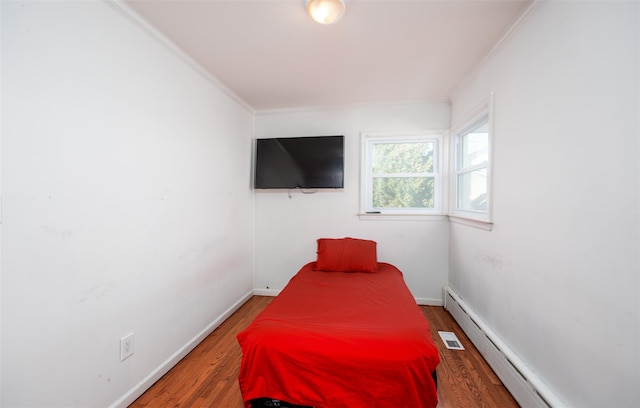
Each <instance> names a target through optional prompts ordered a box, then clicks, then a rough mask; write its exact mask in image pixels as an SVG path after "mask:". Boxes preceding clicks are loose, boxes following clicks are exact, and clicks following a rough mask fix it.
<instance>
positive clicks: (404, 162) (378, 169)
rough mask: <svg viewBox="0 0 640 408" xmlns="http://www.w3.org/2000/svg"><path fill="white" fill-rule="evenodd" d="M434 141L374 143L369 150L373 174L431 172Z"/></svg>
mask: <svg viewBox="0 0 640 408" xmlns="http://www.w3.org/2000/svg"><path fill="white" fill-rule="evenodd" d="M433 153H434V143H428V142H406V143H375V144H373V146H372V152H371V170H372V172H373V174H398V173H433V169H434V164H433V158H434V157H433Z"/></svg>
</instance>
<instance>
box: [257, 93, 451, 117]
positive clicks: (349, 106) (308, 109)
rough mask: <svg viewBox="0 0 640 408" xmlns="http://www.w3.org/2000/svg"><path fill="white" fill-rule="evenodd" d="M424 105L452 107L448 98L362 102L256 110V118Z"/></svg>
mask: <svg viewBox="0 0 640 408" xmlns="http://www.w3.org/2000/svg"><path fill="white" fill-rule="evenodd" d="M423 104H445V105H451V100H450V99H449V98H448V97H441V98H423V99H404V100H395V101H380V102H362V103H352V104H338V105H324V106H301V107H292V108H274V109H256V111H255V114H256V116H265V115H272V114H283V113H302V112H311V111H332V110H340V109H358V108H380V107H388V106H401V105H423Z"/></svg>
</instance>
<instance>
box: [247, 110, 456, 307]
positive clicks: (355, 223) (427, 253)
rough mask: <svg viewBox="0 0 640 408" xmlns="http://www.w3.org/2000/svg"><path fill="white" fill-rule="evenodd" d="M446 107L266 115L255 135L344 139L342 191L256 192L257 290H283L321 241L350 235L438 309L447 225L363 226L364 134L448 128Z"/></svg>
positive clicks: (391, 223) (439, 221)
mask: <svg viewBox="0 0 640 408" xmlns="http://www.w3.org/2000/svg"><path fill="white" fill-rule="evenodd" d="M449 117H450V108H449V104H448V102H440V101H438V102H430V103H408V104H395V105H391V104H380V105H369V106H360V107H345V108H335V109H301V110H295V111H284V110H283V111H270V112H262V113H260V114H258V115H257V116H256V123H255V135H256V137H257V138H260V137H291V136H318V135H344V136H345V182H344V189H342V190H336V191H331V190H318V192H317V193H315V194H302V193H300V192H296V191H294V192H292V194H291V198H289V196H288V193H287V191H286V190H275V191H273V190H272V191H270V190H257V191H256V197H255V201H256V210H255V214H256V236H255V248H256V260H255V275H254V285H255V287H256V288H258V289H264V288H265V287H266V286H269V288H270V290H273V291H279V290H280V289H282V288H283V287H284V286H285V285H286V284H287V282H288V281H289V279H290V278H291V277H292V276H293V275H294V274H295V273H296V272H297V271H298V270H299V269H300V267H301V266H302V265H304V264H305V263H307V262H309V261H314V260H315V259H316V252H315V251H316V240H317V239H318V238H322V237H329V238H339V237H344V236H350V237H358V238H365V239H372V240H375V241H377V242H378V259H379V260H380V261H384V262H390V263H393V264H395V265H396V266H398V267H399V268H400V269H401V270H402V271H403V272H404V275H405V280H406V282H407V284H408V286H409V288H410V290H411V291H412V293H413V295H414V296H415V297H416V298H419V300H420V301H421V302H435V303H438V302H440V301H441V299H442V288H443V286H444V285H445V284H446V282H447V270H448V255H447V254H448V230H449V228H448V222H447V220H446V218H443V217H440V218H436V219H435V220H434V219H431V220H427V221H424V220H422V221H417V220H411V221H397V220H394V221H388V220H385V221H381V220H373V221H371V220H367V221H364V220H360V219H359V218H358V216H357V214H358V211H359V200H360V185H359V175H360V154H361V153H360V132H366V131H369V132H374V131H388V130H421V129H443V128H444V129H447V128H448V127H449Z"/></svg>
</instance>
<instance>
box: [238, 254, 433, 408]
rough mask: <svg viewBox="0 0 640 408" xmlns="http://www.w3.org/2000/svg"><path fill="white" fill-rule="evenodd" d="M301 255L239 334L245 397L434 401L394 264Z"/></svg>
mask: <svg viewBox="0 0 640 408" xmlns="http://www.w3.org/2000/svg"><path fill="white" fill-rule="evenodd" d="M314 264H315V263H314V262H312V263H309V264H307V265H305V266H304V267H303V268H302V269H301V270H300V271H299V272H298V273H297V274H296V275H295V276H294V277H293V278H292V279H291V281H290V282H289V284H288V285H287V286H286V287H285V288H284V289H283V290H282V292H281V293H280V295H278V297H276V298H275V299H274V300H273V301H272V302H271V303H270V304H269V306H267V308H266V309H265V310H264V311H263V312H262V313H261V314H260V315H259V316H258V317H257V318H256V319H255V320H254V321H253V323H251V325H250V326H249V327H248V328H247V329H246V330H244V331H243V332H241V333H240V334H238V341H239V343H240V346H241V348H242V364H241V367H240V375H239V382H240V389H241V391H242V396H243V399H244V401H245V406H248V402H249V401H250V400H252V399H255V398H262V397H269V398H274V399H279V400H283V401H287V402H289V403H292V404H299V405H309V406H313V407H319V408H339V407H349V408H358V407H411V408H428V407H435V406H436V405H437V402H438V397H437V394H436V387H435V384H434V381H433V378H432V376H431V373H432V372H433V371H434V370H435V368H436V366H437V365H438V363H439V362H440V358H439V355H438V349H437V347H436V345H435V344H434V343H433V340H432V337H431V333H430V332H429V324H428V323H427V320H426V318H425V317H424V315H423V314H422V312H421V311H420V309H419V308H418V307H417V305H416V303H415V299H414V298H413V296H412V295H411V293H410V292H409V290H408V288H407V286H406V284H405V282H404V279H403V278H402V273H401V272H400V271H399V270H398V269H397V268H396V267H394V266H393V265H390V264H387V263H380V264H379V268H378V272H375V273H361V272H359V273H353V272H351V273H349V272H322V271H315V270H313V266H314Z"/></svg>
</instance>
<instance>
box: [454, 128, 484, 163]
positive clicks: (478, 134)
mask: <svg viewBox="0 0 640 408" xmlns="http://www.w3.org/2000/svg"><path fill="white" fill-rule="evenodd" d="M488 146H489V122H483V123H482V124H480V125H479V126H477V127H476V128H474V129H473V130H471V131H470V132H469V133H467V134H465V135H463V136H462V137H461V138H460V168H464V167H467V166H472V165H475V164H479V163H483V162H486V161H488V160H489V149H488Z"/></svg>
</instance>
